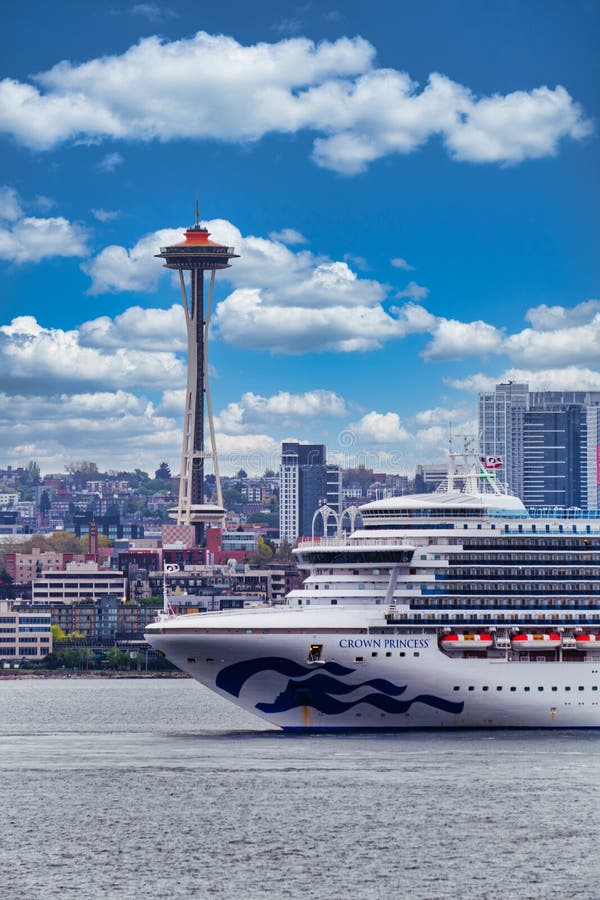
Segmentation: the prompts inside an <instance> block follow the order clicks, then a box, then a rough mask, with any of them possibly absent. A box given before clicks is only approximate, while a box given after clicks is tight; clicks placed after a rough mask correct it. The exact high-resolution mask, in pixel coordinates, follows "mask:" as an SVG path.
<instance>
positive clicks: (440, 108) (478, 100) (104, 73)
mask: <svg viewBox="0 0 600 900" xmlns="http://www.w3.org/2000/svg"><path fill="white" fill-rule="evenodd" d="M138 9H139V10H142V9H144V10H145V11H146V14H148V12H149V11H152V10H154V9H155V5H154V4H152V3H147V4H139V5H138ZM163 13H164V10H163ZM288 25H289V20H288ZM374 57H375V49H374V48H373V47H372V45H371V44H369V43H368V41H366V40H364V39H363V38H361V37H356V38H353V39H348V38H340V39H338V40H336V41H334V42H331V43H330V42H322V43H320V44H315V43H313V42H312V41H309V40H307V39H306V38H294V39H290V40H281V41H279V42H277V43H272V44H268V43H265V42H263V43H258V44H254V45H251V46H243V45H241V44H239V43H238V42H237V41H235V40H234V39H233V38H231V37H227V36H225V35H209V34H206V33H205V32H198V33H197V34H196V35H195V36H194V37H191V38H188V39H182V40H177V41H170V42H169V41H164V40H160V39H159V38H157V37H149V38H146V39H143V40H141V41H140V42H139V43H138V44H136V45H134V46H132V47H130V48H129V49H128V50H127V51H125V52H124V53H123V54H121V55H113V56H104V57H101V58H98V59H92V60H90V61H88V62H85V63H81V64H73V63H70V62H68V61H63V62H60V63H58V64H57V65H55V66H54V67H53V68H52V69H50V70H48V71H46V72H42V73H40V74H39V75H37V76H35V78H34V79H33V84H29V83H24V82H19V81H16V80H14V79H9V78H5V79H4V80H3V81H2V82H0V130H3V131H4V132H6V133H9V134H11V135H12V136H13V137H14V138H15V139H16V140H17V141H19V142H20V143H23V144H25V145H27V146H29V147H33V148H35V149H49V148H51V147H54V146H56V145H57V144H59V143H61V142H63V141H67V140H74V139H81V138H83V139H85V140H88V141H89V140H99V139H112V140H161V141H168V140H176V139H181V138H193V139H217V140H224V141H255V140H258V139H259V138H261V137H262V136H263V135H266V134H269V133H284V134H293V133H296V132H298V131H301V130H310V131H311V132H313V133H315V132H316V133H317V135H318V136H317V138H316V140H315V142H314V150H313V158H314V160H315V161H316V162H317V164H318V165H320V166H325V167H327V168H331V169H334V170H336V171H338V172H342V173H346V174H355V173H357V172H361V171H363V170H364V169H365V168H366V167H367V166H368V164H369V163H370V162H371V161H373V160H375V159H378V158H380V157H382V156H385V155H388V154H390V153H410V152H413V151H414V150H415V149H417V148H418V147H419V146H421V145H423V144H424V143H425V142H427V141H428V140H429V139H430V138H432V137H433V136H438V135H439V136H441V138H442V141H443V143H444V145H445V146H446V148H447V150H448V152H449V153H450V155H451V156H452V157H453V158H455V159H460V160H468V161H472V162H499V163H515V162H519V161H520V160H523V159H526V158H536V157H540V156H547V155H551V154H553V153H555V152H556V150H557V147H558V143H559V142H560V141H561V140H563V139H564V138H567V137H569V138H571V139H573V140H581V139H582V138H584V137H585V136H586V135H587V134H589V133H590V131H591V125H590V123H589V121H587V120H586V119H585V118H584V115H583V113H582V110H581V108H580V107H579V105H578V104H577V103H575V102H574V101H573V99H572V98H571V97H570V96H569V94H568V93H567V91H566V90H565V88H564V87H562V86H560V85H559V86H557V87H556V88H554V89H551V88H549V87H546V86H542V87H538V88H535V89H533V90H531V91H515V92H513V93H511V94H508V95H502V94H494V95H493V96H489V97H476V96H475V95H474V93H473V92H472V91H470V90H469V88H468V87H465V86H464V85H461V84H458V83H456V82H453V81H452V80H451V79H449V78H447V77H446V76H444V75H441V74H438V73H432V74H431V75H430V76H429V79H428V81H427V83H426V84H425V86H424V87H423V88H422V89H419V86H418V85H417V84H416V83H415V82H414V81H412V80H411V78H410V77H409V75H407V74H406V73H405V72H398V71H395V70H393V69H374V68H373V63H374ZM124 85H125V86H126V87H125V89H124ZM173 98H177V99H176V102H174V100H173ZM109 156H111V157H113V158H115V156H116V154H114V153H113V154H110V155H109ZM118 162H120V161H117V162H116V164H118ZM109 168H110V165H109Z"/></svg>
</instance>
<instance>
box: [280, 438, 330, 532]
mask: <svg viewBox="0 0 600 900" xmlns="http://www.w3.org/2000/svg"><path fill="white" fill-rule="evenodd" d="M341 493H342V473H341V470H340V467H339V466H335V465H327V461H326V449H325V445H324V444H300V443H297V442H295V441H287V442H284V443H283V444H282V445H281V472H280V487H279V534H280V537H281V539H282V540H286V541H289V542H290V543H293V542H294V541H295V540H296V539H297V538H298V537H301V536H308V535H311V534H312V531H313V518H314V514H315V512H316V511H317V509H318V508H319V507H320V506H325V505H327V506H329V507H330V508H331V509H332V510H334V512H335V513H336V515H339V512H340V500H341ZM319 531H320V532H321V533H322V531H323V522H322V520H321V519H320V518H319V519H318V520H317V521H316V522H315V534H319Z"/></svg>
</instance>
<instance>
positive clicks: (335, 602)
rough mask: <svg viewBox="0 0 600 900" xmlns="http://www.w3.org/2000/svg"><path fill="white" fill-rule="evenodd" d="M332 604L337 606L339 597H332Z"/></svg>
mask: <svg viewBox="0 0 600 900" xmlns="http://www.w3.org/2000/svg"><path fill="white" fill-rule="evenodd" d="M331 605H332V606H337V597H333V598H332V600H331Z"/></svg>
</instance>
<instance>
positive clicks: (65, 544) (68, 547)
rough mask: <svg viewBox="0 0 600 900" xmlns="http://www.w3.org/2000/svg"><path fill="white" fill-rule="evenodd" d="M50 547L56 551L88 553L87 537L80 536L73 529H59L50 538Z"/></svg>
mask: <svg viewBox="0 0 600 900" xmlns="http://www.w3.org/2000/svg"><path fill="white" fill-rule="evenodd" d="M48 544H49V545H50V549H52V550H54V551H56V553H86V551H87V547H88V542H87V538H78V537H77V535H75V534H73V532H72V531H57V532H55V533H54V534H52V535H50V537H49V538H48Z"/></svg>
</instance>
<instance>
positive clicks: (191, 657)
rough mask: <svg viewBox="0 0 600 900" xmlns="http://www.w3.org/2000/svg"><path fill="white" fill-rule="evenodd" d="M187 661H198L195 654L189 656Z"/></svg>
mask: <svg viewBox="0 0 600 900" xmlns="http://www.w3.org/2000/svg"><path fill="white" fill-rule="evenodd" d="M187 662H189V663H195V662H196V657H195V656H188V658H187Z"/></svg>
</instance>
